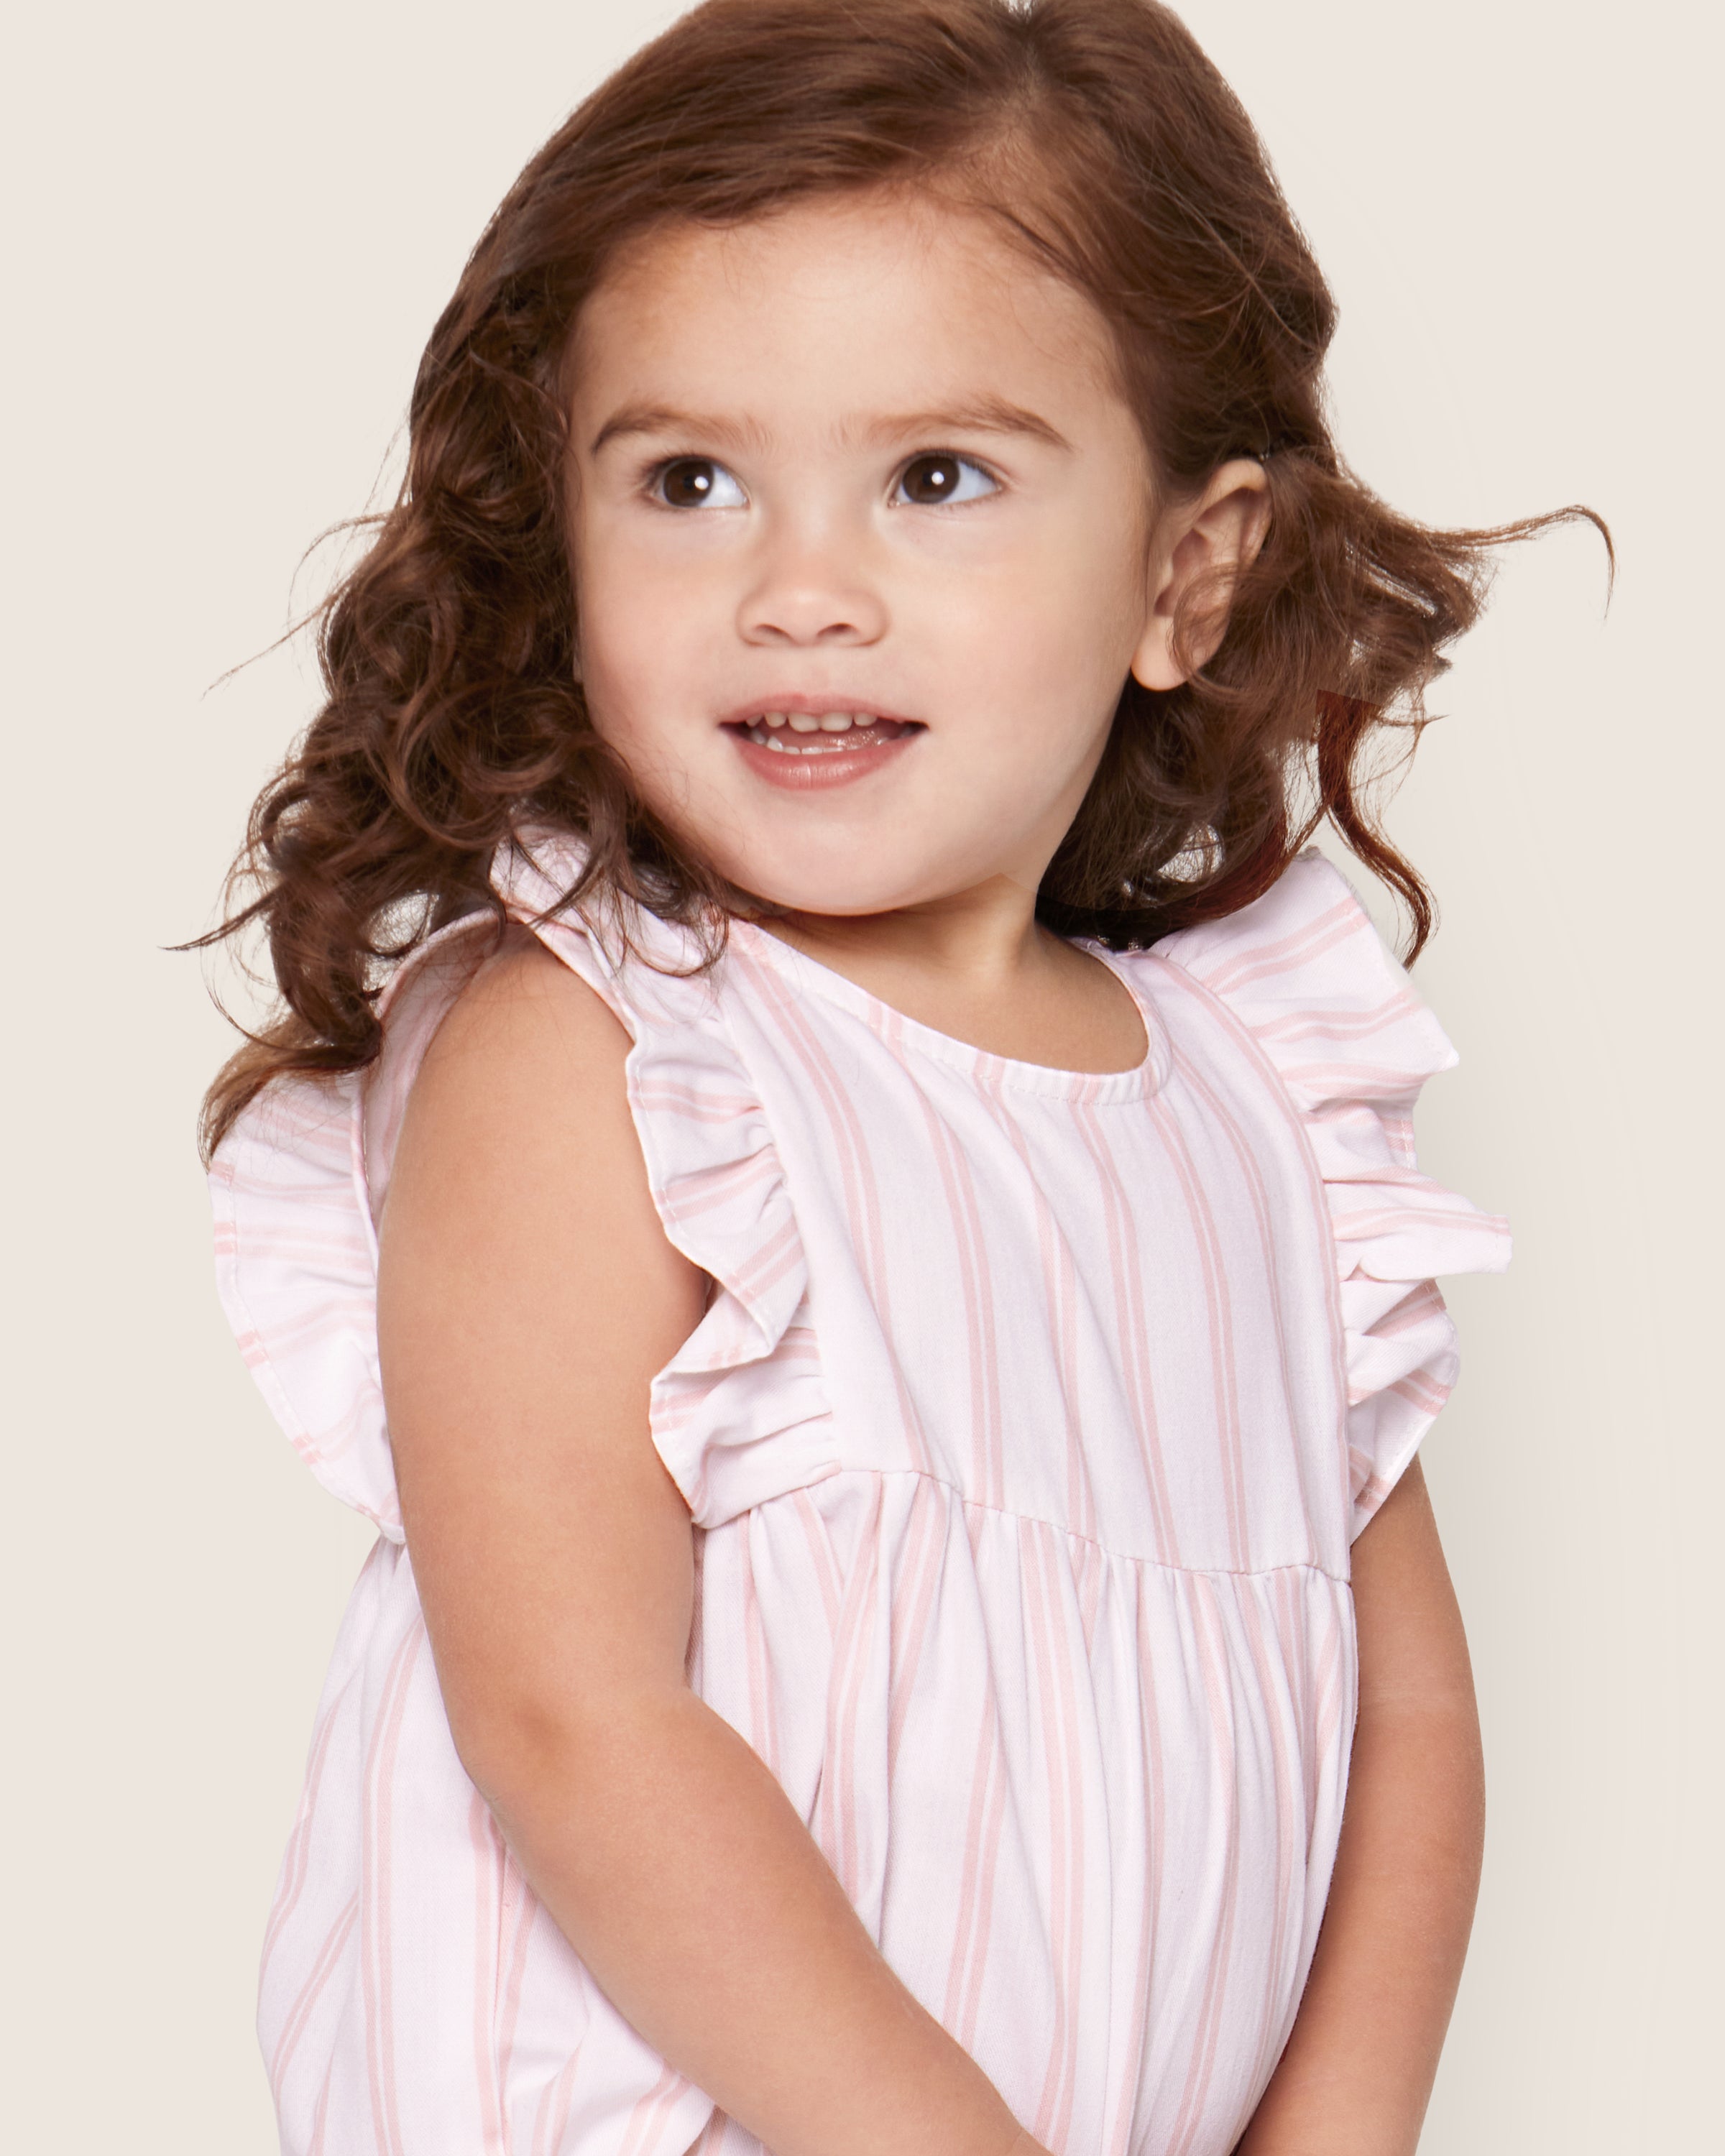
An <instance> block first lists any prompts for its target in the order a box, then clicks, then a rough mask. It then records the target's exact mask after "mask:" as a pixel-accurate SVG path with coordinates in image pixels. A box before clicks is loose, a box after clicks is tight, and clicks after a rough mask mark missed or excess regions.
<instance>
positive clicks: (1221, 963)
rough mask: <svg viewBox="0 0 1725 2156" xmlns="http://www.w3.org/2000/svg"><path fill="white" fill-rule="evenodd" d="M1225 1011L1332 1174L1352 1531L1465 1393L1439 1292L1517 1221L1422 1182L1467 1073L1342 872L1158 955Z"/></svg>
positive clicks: (1317, 859) (1497, 1266)
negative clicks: (1429, 1142) (1444, 1108)
mask: <svg viewBox="0 0 1725 2156" xmlns="http://www.w3.org/2000/svg"><path fill="white" fill-rule="evenodd" d="M1157 950H1158V953H1159V954H1160V955H1162V956H1163V957H1168V958H1171V959H1173V961H1174V962H1176V963H1177V964H1178V965H1180V966H1182V967H1183V968H1185V969H1186V970H1187V971H1188V972H1189V973H1190V974H1191V975H1192V976H1193V978H1194V979H1196V980H1197V981H1199V983H1202V985H1203V986H1204V988H1208V989H1209V992H1210V993H1211V994H1213V995H1214V996H1216V997H1217V998H1219V999H1220V1001H1221V1002H1223V1003H1224V1004H1226V1005H1227V1007H1228V1008H1229V1009H1230V1011H1231V1013H1232V1014H1233V1015H1234V1016H1235V1018H1236V1019H1238V1020H1239V1021H1240V1024H1242V1025H1243V1026H1244V1027H1245V1030H1246V1031H1247V1032H1248V1033H1249V1034H1250V1035H1251V1037H1252V1039H1254V1040H1255V1042H1256V1044H1257V1045H1258V1047H1259V1048H1260V1050H1261V1051H1262V1053H1263V1054H1264V1055H1265V1056H1266V1059H1267V1060H1268V1061H1269V1062H1270V1064H1271V1066H1272V1068H1273V1069H1274V1070H1275V1071H1276V1075H1277V1076H1278V1078H1279V1079H1280V1080H1281V1084H1282V1086H1283V1087H1284V1088H1285V1089H1286V1092H1287V1095H1288V1096H1289V1099H1290V1101H1291V1103H1292V1105H1293V1107H1294V1109H1295V1111H1296V1115H1297V1116H1298V1117H1299V1120H1300V1122H1301V1126H1302V1127H1303V1128H1304V1131H1305V1133H1306V1137H1307V1141H1308V1143H1309V1145H1310V1147H1311V1151H1312V1158H1313V1159H1314V1161H1315V1163H1316V1165H1317V1172H1318V1174H1319V1175H1320V1177H1321V1178H1322V1183H1323V1187H1324V1194H1325V1197H1326V1199H1327V1203H1328V1206H1329V1213H1330V1226H1331V1233H1332V1237H1333V1240H1334V1243H1335V1250H1336V1274H1337V1291H1338V1301H1339V1308H1340V1317H1341V1325H1342V1333H1343V1349H1344V1353H1345V1356H1346V1362H1347V1373H1348V1454H1349V1460H1350V1468H1351V1474H1352V1481H1353V1533H1354V1534H1355V1535H1358V1532H1359V1531H1360V1530H1361V1528H1362V1527H1364V1526H1365V1524H1366V1522H1367V1521H1368V1520H1369V1519H1370V1518H1371V1517H1372V1515H1373V1513H1374V1512H1376V1511H1377V1509H1378V1506H1379V1505H1381V1504H1382V1503H1383V1501H1384V1498H1385V1497H1386V1496H1389V1491H1391V1489H1393V1488H1394V1485H1395V1483H1396V1481H1397V1480H1398V1479H1399V1476H1400V1475H1401V1474H1402V1472H1403V1471H1404V1469H1405V1467H1406V1466H1407V1465H1408V1462H1409V1460H1411V1459H1412V1458H1413V1455H1414V1451H1415V1450H1417V1448H1418V1446H1419V1444H1420V1440H1421V1439H1422V1438H1423V1437H1424V1436H1425V1432H1426V1431H1427V1430H1429V1429H1430V1426H1431V1424H1432V1422H1433V1421H1434V1419H1435V1417H1436V1415H1437V1414H1438V1412H1439V1410H1440V1409H1441V1407H1442V1406H1443V1404H1444V1402H1445V1399H1447V1398H1448V1396H1449V1394H1450V1389H1451V1387H1452V1386H1453V1384H1454V1383H1455V1375H1456V1372H1457V1368H1458V1367H1459V1363H1458V1357H1457V1353H1456V1346H1455V1327H1454V1325H1453V1324H1452V1322H1450V1317H1449V1313H1448V1312H1447V1311H1446V1310H1445V1307H1444V1301H1443V1297H1442V1296H1441V1295H1440V1293H1439V1292H1438V1290H1437V1287H1436V1286H1435V1276H1438V1275H1440V1274H1450V1273H1496V1272H1502V1270H1504V1269H1505V1267H1506V1266H1507V1265H1508V1263H1509V1256H1510V1235H1509V1224H1508V1222H1507V1221H1506V1220H1504V1219H1501V1218H1500V1217H1499V1216H1498V1215H1497V1214H1489V1213H1485V1212H1482V1211H1481V1209H1479V1208H1478V1207H1476V1206H1475V1205H1474V1204H1471V1202H1470V1201H1469V1200H1468V1199H1466V1198H1464V1197H1462V1196H1461V1195H1460V1193H1457V1192H1455V1191H1453V1190H1450V1189H1448V1188H1445V1185H1443V1184H1442V1183H1438V1182H1436V1181H1435V1180H1434V1179H1433V1178H1431V1177H1430V1176H1429V1175H1427V1174H1425V1173H1423V1172H1422V1171H1421V1169H1420V1167H1419V1164H1418V1162H1417V1160H1416V1158H1415V1154H1414V1127H1413V1111H1414V1103H1415V1101H1417V1100H1418V1098H1419V1096H1420V1089H1421V1088H1422V1087H1423V1086H1424V1085H1425V1082H1426V1081H1427V1080H1428V1079H1429V1078H1430V1077H1432V1076H1433V1075H1435V1073H1437V1072H1438V1071H1440V1070H1449V1069H1450V1068H1451V1067H1452V1066H1453V1065H1455V1062H1456V1061H1457V1060H1458V1059H1457V1056H1456V1054H1455V1049H1454V1048H1453V1047H1452V1046H1451V1045H1450V1040H1449V1039H1448V1037H1447V1035H1446V1034H1445V1032H1444V1029H1443V1028H1442V1027H1441V1026H1440V1024H1438V1022H1437V1020H1436V1019H1435V1017H1434V1016H1433V1015H1432V1014H1431V1012H1430V1010H1429V1009H1427V1007H1426V1005H1425V1004H1424V1003H1423V1002H1422V1001H1421V999H1420V996H1419V994H1418V993H1416V991H1415V990H1414V986H1413V983H1412V982H1411V981H1410V980H1409V978H1408V975H1407V973H1405V972H1404V969H1403V968H1401V967H1400V966H1399V965H1398V964H1397V962H1396V961H1395V959H1394V957H1393V956H1392V955H1391V953H1390V952H1389V951H1388V950H1387V949H1386V948H1385V947H1384V942H1383V941H1382V939H1381V938H1380V937H1379V936H1378V932H1377V931H1376V929H1375V928H1373V926H1372V922H1371V920H1370V917H1369V916H1368V914H1367V912H1366V910H1365V908H1364V906H1363V905H1362V904H1361V902H1360V900H1359V898H1358V895H1357V894H1356V892H1355V891H1354V890H1353V886H1352V885H1350V884H1349V883H1348V880H1347V879H1346V877H1344V876H1343V875H1342V874H1341V872H1340V871H1339V870H1337V869H1336V868H1335V867H1334V866H1333V865H1332V864H1331V863H1330V862H1329V861H1327V860H1326V859H1325V858H1324V857H1323V855H1322V854H1320V853H1318V852H1317V850H1316V849H1315V848H1311V849H1308V850H1307V851H1306V852H1304V853H1302V854H1301V855H1300V857H1299V858H1298V860H1296V861H1294V862H1293V863H1292V864H1291V865H1290V867H1289V868H1288V869H1287V870H1286V872H1285V873H1284V874H1283V875H1282V876H1281V878H1280V880H1278V881H1277V882H1276V884H1275V885H1273V886H1272V888H1271V890H1270V891H1266V893H1265V895H1264V896H1262V897H1261V898H1260V899H1258V900H1256V901H1254V903H1253V904H1251V905H1250V906H1243V907H1242V908H1241V909H1240V911H1238V912H1237V913H1233V914H1230V915H1229V916H1226V917H1225V918H1224V919H1223V920H1220V921H1208V922H1206V923H1204V925H1203V926H1202V927H1197V928H1190V929H1184V930H1182V931H1181V932H1179V933H1178V934H1177V935H1174V936H1171V937H1168V938H1167V939H1166V940H1165V941H1164V942H1161V943H1159V944H1158V946H1157Z"/></svg>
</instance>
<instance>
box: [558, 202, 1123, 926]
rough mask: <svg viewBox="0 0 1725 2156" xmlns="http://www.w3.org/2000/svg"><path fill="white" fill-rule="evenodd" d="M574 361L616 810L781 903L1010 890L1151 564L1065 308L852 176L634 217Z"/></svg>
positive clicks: (1030, 278)
mask: <svg viewBox="0 0 1725 2156" xmlns="http://www.w3.org/2000/svg"><path fill="white" fill-rule="evenodd" d="M577 354H578V368H577V377H578V389H577V391H576V393H575V395H574V398H573V404H572V419H573V429H572V441H573V453H572V474H571V480H570V500H569V528H570V532H571V545H572V556H573V572H574V577H575V584H576V590H577V593H578V601H579V608H580V619H581V668H582V674H583V680H584V682H585V685H586V690H587V696H588V704H589V707H590V709H591V711H592V713H593V721H594V723H595V725H596V726H598V729H599V731H600V732H601V733H602V734H603V736H604V737H605V738H606V739H607V740H608V742H611V743H612V745H613V746H614V747H615V748H616V749H617V750H618V751H619V752H620V753H621V754H622V756H623V757H624V759H625V761H626V762H627V763H628V764H629V768H630V770H631V773H633V775H634V779H635V783H636V784H637V786H638V787H639V790H640V792H641V793H642V794H643V796H644V798H646V799H647V800H648V801H649V803H651V804H652V805H653V807H655V808H656V809H657V810H658V811H659V813H660V814H661V815H662V816H663V817H664V818H665V820H666V821H667V822H668V823H669V824H670V825H671V826H672V827H673V829H676V830H678V831H679V832H680V833H681V834H683V835H684V836H685V837H686V838H687V839H690V840H691V841H692V842H693V843H694V844H696V845H697V846H698V847H699V848H700V850H701V851H703V852H704V853H705V854H706V855H707V857H708V858H709V859H710V860H711V861H712V862H713V864H714V865H715V866H716V867H717V868H718V869H719V870H721V872H722V873H723V874H725V875H727V876H728V877H729V878H730V879H731V880H732V881H733V882H734V883H736V884H737V885H741V886H742V888H743V889H744V890H746V891H751V892H753V893H755V894H756V895H757V896H761V897H762V898H766V899H768V900H770V901H773V902H775V903H777V904H778V905H781V906H788V907H790V908H793V909H794V910H796V911H803V912H810V913H829V914H862V913H874V912H880V911H886V910H888V909H893V908H898V907H902V906H913V905H927V904H930V903H935V902H938V901H941V900H942V899H946V898H950V897H954V896H958V895H960V894H963V893H966V892H968V891H974V890H976V889H977V888H978V886H981V885H986V884H988V882H989V881H990V880H992V879H994V878H999V877H1006V878H1009V879H1011V880H1013V881H1014V882H1016V883H1019V884H1020V885H1023V886H1024V887H1026V888H1028V889H1031V890H1034V887H1035V885H1037V884H1038V883H1039V882H1040V879H1041V876H1042V873H1043V870H1044V869H1045V866H1046V865H1047V863H1048V861H1049V860H1050V856H1051V855H1052V854H1053V853H1054V850H1055V847H1056V846H1057V844H1059V842H1060V838H1061V836H1062V834H1064V832H1065V829H1066V828H1067V826H1068V825H1069V824H1070V822H1071V820H1072V819H1073V816H1074V815H1075V814H1076V811H1077V808H1078V806H1079V803H1080V802H1081V799H1082V798H1083V796H1084V793H1085V789H1086V787H1087V786H1088V784H1089V783H1090V779H1091V774H1092V773H1094V771H1095V769H1096V764H1097V761H1098V759H1099V758H1100V757H1101V752H1102V748H1103V746H1104V743H1105V742H1106V737H1107V734H1108V729H1109V726H1110V723H1111V719H1112V716H1113V712H1114V709H1115V705H1116V702H1117V699H1118V697H1119V695H1120V691H1121V688H1122V684H1123V683H1124V681H1125V680H1126V677H1127V673H1128V671H1129V670H1132V667H1133V666H1134V664H1135V662H1136V661H1137V660H1139V658H1140V657H1141V654H1142V652H1143V650H1144V649H1146V648H1147V639H1148V640H1150V641H1152V642H1153V641H1154V639H1155V638H1156V636H1157V634H1158V625H1157V622H1156V619H1155V617H1156V614H1157V608H1156V605H1155V596H1156V588H1157V585H1158V581H1159V579H1160V575H1161V571H1162V568H1163V567H1164V566H1165V564H1164V562H1163V561H1162V560H1161V559H1160V557H1159V550H1158V547H1156V546H1155V545H1154V544H1153V537H1152V526H1151V515H1150V510H1151V502H1150V487H1151V480H1150V470H1149V464H1148V459H1147V454H1146V451H1145V449H1144V445H1143V443H1142V439H1141V437H1140V434H1139V433H1138V429H1137V426H1136V424H1135V423H1134V422H1133V419H1132V414H1131V413H1130V412H1129V411H1128V409H1127V406H1126V404H1125V403H1124V402H1123V401H1122V397H1121V394H1120V392H1119V390H1118V388H1117V387H1116V385H1115V382H1114V377H1113V372H1112V367H1111V351H1110V346H1109V341H1108V336H1107V331H1106V328H1105V326H1104V325H1103V323H1102V321H1101V318H1100V316H1098V315H1097V314H1096V311H1094V309H1093V308H1092V307H1091V305H1090V304H1089V303H1088V302H1087V301H1086V300H1084V299H1083V298H1082V297H1081V295H1078V294H1077V293H1076V292H1074V291H1073V290H1071V289H1070V287H1068V286H1067V285H1064V284H1061V283H1059V282H1056V281H1055V280H1053V279H1052V278H1049V277H1046V276H1044V275H1041V274H1040V273H1039V272H1038V271H1037V270H1035V269H1034V268H1033V267H1030V266H1029V265H1027V264H1026V262H1025V261H1024V258H1023V257H1022V256H1020V255H1019V254H1017V253H1015V252H1014V251H1012V250H1011V249H1009V247H1008V245H1007V244H1005V243H1004V241H1003V240H1002V239H999V238H998V237H996V236H995V234H993V231H992V230H991V229H990V228H988V226H987V225H986V224H985V223H983V222H982V221H981V220H980V219H978V218H973V217H971V216H968V215H965V214H963V213H958V212H957V211H953V210H949V209H947V208H942V207H941V206H938V205H937V204H936V203H932V202H931V201H929V200H927V199H926V198H906V197H904V196H902V195H898V196H892V195H886V194H883V195H880V196H871V197H865V198H850V199H841V200H839V201H836V202H814V203H804V204H800V205H798V206H796V207H793V208H791V209H789V210H788V211H786V212H784V213H782V214H780V215H778V216H777V217H774V218H770V219H765V220H762V221H760V222H757V223H752V224H748V225H745V226H742V227H741V228H736V229H733V230H730V231H714V230H711V229H706V228H676V229H674V230H672V231H670V232H668V233H666V234H661V235H658V236H655V238H653V239H650V240H649V241H648V242H646V243H645V244H643V245H642V246H641V247H639V249H636V250H635V251H634V253H633V254H630V255H629V256H628V257H627V258H626V259H625V260H624V263H623V264H622V265H621V266H620V268H619V270H618V271H616V272H615V273H614V275H612V276H611V277H610V278H609V279H608V280H607V281H606V282H605V283H604V284H603V285H602V287H601V288H600V290H598V292H597V293H596V294H595V295H594V296H593V299H592V300H590V301H589V303H588V306H587V308H586V310H585V311H584V314H583V319H582V321H581V325H580V328H579V331H578V346H577ZM1163 628H1164V629H1165V624H1163ZM1141 671H1142V668H1141ZM841 714H848V715H851V724H850V726H849V728H848V729H847V728H846V727H845V724H844V720H843V718H842V717H841V716H839V715H841ZM769 715H772V716H769ZM859 720H861V721H880V723H865V724H863V725H861V726H859V724H858V723H857V721H859ZM799 721H800V722H801V724H800V725H799ZM811 721H822V723H819V724H818V725H813V726H811V723H810V722H811Z"/></svg>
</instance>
